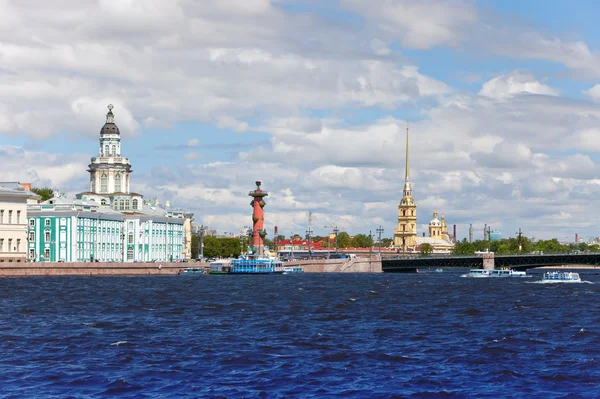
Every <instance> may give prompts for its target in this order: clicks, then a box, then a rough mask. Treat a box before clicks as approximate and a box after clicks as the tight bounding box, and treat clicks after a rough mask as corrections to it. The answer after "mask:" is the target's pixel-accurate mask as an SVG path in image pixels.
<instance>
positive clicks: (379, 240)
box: [375, 225, 383, 258]
mask: <svg viewBox="0 0 600 399" xmlns="http://www.w3.org/2000/svg"><path fill="white" fill-rule="evenodd" d="M375 231H377V233H379V239H378V244H379V257H380V258H381V233H383V227H381V225H379V227H378V228H377V230H375Z"/></svg>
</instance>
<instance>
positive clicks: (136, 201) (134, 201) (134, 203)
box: [133, 199, 138, 209]
mask: <svg viewBox="0 0 600 399" xmlns="http://www.w3.org/2000/svg"><path fill="white" fill-rule="evenodd" d="M133 209H138V200H137V199H134V200H133Z"/></svg>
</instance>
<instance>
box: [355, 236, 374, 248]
mask: <svg viewBox="0 0 600 399" xmlns="http://www.w3.org/2000/svg"><path fill="white" fill-rule="evenodd" d="M372 245H373V239H372V238H371V237H369V236H368V235H366V234H357V235H355V236H354V237H353V238H352V240H350V246H351V247H354V248H367V247H370V246H372Z"/></svg>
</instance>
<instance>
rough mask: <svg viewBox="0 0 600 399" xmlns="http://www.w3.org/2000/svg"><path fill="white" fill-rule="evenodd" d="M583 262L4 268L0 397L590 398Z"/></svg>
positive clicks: (593, 309)
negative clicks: (109, 271) (491, 271)
mask: <svg viewBox="0 0 600 399" xmlns="http://www.w3.org/2000/svg"><path fill="white" fill-rule="evenodd" d="M463 272H464V271H463ZM594 273H596V272H594V271H590V272H587V273H586V272H585V271H582V272H581V274H582V277H583V279H584V280H588V281H591V282H592V283H595V284H587V283H582V284H539V283H534V281H536V280H538V279H539V278H540V275H539V274H537V275H536V276H535V277H533V278H531V279H508V278H507V279H468V278H461V277H460V272H459V271H453V272H444V273H433V272H432V273H430V274H413V275H410V274H303V275H279V276H172V277H167V276H161V277H106V278H102V277H46V278H4V279H0V397H3V398H5V397H6V398H12V397H14V398H22V397H28V398H32V397H35V398H37V397H43V398H50V397H57V398H64V397H74V398H86V397H98V396H109V395H110V396H118V397H130V398H146V397H147V398H159V397H161V398H162V397H178V398H197V397H203V398H239V397H264V398H296V397H299V398H336V397H340V398H341V397H343V398H392V397H393V398H404V397H431V398H434V397H436V398H437V397H447V398H463V397H477V398H485V397H489V398H499V397H510V398H532V397H539V398H577V397H589V398H594V397H600V386H599V384H598V382H599V381H600V311H599V310H600V295H599V294H600V276H599V275H596V274H594Z"/></svg>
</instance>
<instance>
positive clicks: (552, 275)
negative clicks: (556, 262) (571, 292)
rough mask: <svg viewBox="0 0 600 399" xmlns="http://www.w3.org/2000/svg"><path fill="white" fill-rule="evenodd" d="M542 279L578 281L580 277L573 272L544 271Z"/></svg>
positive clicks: (567, 281)
mask: <svg viewBox="0 0 600 399" xmlns="http://www.w3.org/2000/svg"><path fill="white" fill-rule="evenodd" d="M542 281H544V282H548V283H580V282H581V277H579V273H575V272H545V273H544V276H543V277H542Z"/></svg>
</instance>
